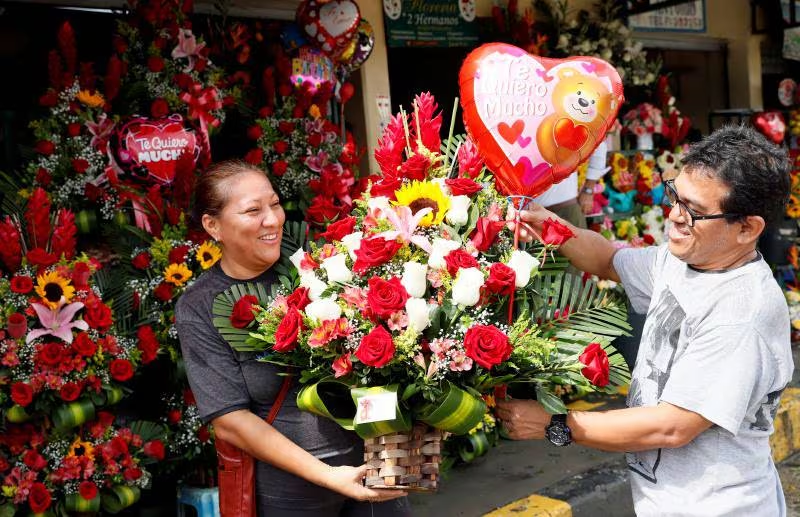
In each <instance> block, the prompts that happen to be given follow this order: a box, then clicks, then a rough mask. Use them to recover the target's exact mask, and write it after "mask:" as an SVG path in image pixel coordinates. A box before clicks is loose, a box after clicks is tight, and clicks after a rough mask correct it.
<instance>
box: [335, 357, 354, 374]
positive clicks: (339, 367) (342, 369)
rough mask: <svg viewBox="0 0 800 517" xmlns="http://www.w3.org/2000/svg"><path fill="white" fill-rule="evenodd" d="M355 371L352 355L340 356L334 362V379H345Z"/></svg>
mask: <svg viewBox="0 0 800 517" xmlns="http://www.w3.org/2000/svg"><path fill="white" fill-rule="evenodd" d="M352 371H353V362H352V361H351V360H350V354H344V355H340V356H339V357H337V358H336V360H335V361H333V372H334V375H333V376H334V377H337V378H338V377H344V376H345V375H348V374H349V373H350V372H352Z"/></svg>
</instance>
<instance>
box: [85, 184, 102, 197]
mask: <svg viewBox="0 0 800 517" xmlns="http://www.w3.org/2000/svg"><path fill="white" fill-rule="evenodd" d="M83 194H84V195H85V196H86V199H88V200H89V201H97V200H98V199H100V198H102V197H103V196H104V194H105V190H103V189H102V188H101V187H97V186H95V185H93V184H91V183H86V184H85V185H84V186H83Z"/></svg>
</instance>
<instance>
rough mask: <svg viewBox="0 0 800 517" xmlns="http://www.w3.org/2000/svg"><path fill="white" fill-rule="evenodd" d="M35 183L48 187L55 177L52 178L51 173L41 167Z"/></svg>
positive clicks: (37, 172)
mask: <svg viewBox="0 0 800 517" xmlns="http://www.w3.org/2000/svg"><path fill="white" fill-rule="evenodd" d="M34 181H35V182H36V184H37V185H40V186H42V187H47V186H49V185H50V183H51V182H52V181H53V176H51V175H50V171H48V170H47V169H45V168H44V167H39V169H38V170H37V171H36V179H35V180H34ZM87 185H91V183H87Z"/></svg>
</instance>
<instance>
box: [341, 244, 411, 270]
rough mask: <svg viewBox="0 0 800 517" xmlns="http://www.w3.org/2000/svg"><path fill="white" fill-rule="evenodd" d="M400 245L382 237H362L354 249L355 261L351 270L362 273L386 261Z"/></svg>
mask: <svg viewBox="0 0 800 517" xmlns="http://www.w3.org/2000/svg"><path fill="white" fill-rule="evenodd" d="M401 247H402V245H401V244H400V243H399V242H397V241H396V240H387V239H384V238H383V237H373V238H371V239H362V240H361V246H360V247H359V248H358V249H357V250H356V251H355V254H356V261H355V263H354V264H353V271H355V272H356V273H358V274H359V275H363V274H364V273H366V272H367V270H368V269H369V268H371V267H376V266H380V265H383V264H385V263H387V262H388V261H389V260H391V259H392V257H394V255H395V253H397V251H398V250H399V249H400V248H401Z"/></svg>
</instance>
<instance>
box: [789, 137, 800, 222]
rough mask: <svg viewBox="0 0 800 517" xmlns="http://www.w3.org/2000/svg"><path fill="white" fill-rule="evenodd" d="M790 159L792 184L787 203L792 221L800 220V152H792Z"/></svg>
mask: <svg viewBox="0 0 800 517" xmlns="http://www.w3.org/2000/svg"><path fill="white" fill-rule="evenodd" d="M789 157H790V158H791V160H792V175H791V180H792V183H791V191H790V193H789V202H788V203H786V215H787V216H789V217H791V218H792V219H800V152H798V151H797V150H794V149H793V150H790V151H789Z"/></svg>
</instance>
